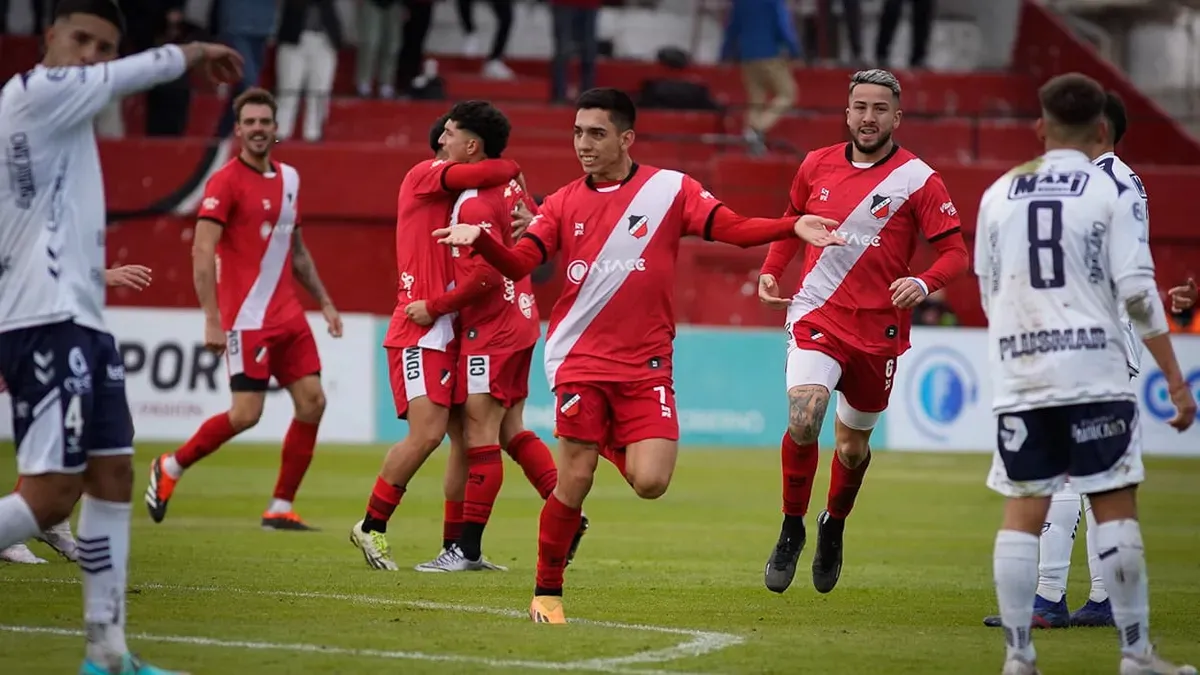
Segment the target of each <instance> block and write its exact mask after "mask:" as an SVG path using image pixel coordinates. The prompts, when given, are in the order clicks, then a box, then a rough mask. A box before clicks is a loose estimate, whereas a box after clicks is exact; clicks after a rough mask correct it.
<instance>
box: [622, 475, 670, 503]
mask: <svg viewBox="0 0 1200 675" xmlns="http://www.w3.org/2000/svg"><path fill="white" fill-rule="evenodd" d="M629 484H630V485H631V486H633V491H634V492H635V493H637V496H639V497H641V498H642V499H658V498H659V497H661V496H663V495H665V494H666V493H667V488H668V487H670V485H671V477H670V476H656V475H645V474H635V475H633V476H630V477H629Z"/></svg>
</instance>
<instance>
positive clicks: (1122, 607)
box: [1096, 520, 1150, 659]
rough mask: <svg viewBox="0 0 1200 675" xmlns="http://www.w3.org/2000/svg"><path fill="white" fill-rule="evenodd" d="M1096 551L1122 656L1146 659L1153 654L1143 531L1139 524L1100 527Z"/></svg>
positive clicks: (1119, 522)
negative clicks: (1151, 650) (1110, 604)
mask: <svg viewBox="0 0 1200 675" xmlns="http://www.w3.org/2000/svg"><path fill="white" fill-rule="evenodd" d="M1096 550H1097V551H1098V552H1099V559H1100V569H1101V572H1102V573H1103V575H1104V585H1105V587H1107V588H1108V595H1109V599H1110V600H1112V612H1113V621H1114V622H1115V623H1116V624H1117V634H1118V636H1119V638H1120V641H1121V653H1122V654H1124V655H1125V656H1131V657H1134V658H1140V659H1144V658H1145V657H1146V655H1147V654H1149V653H1150V636H1149V633H1150V592H1149V589H1148V588H1147V586H1148V584H1147V580H1146V554H1145V551H1144V550H1143V548H1142V529H1141V527H1140V526H1139V525H1138V522H1137V521H1136V520H1113V521H1109V522H1107V523H1100V524H1099V525H1098V526H1097V527H1096Z"/></svg>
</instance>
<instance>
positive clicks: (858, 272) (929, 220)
mask: <svg viewBox="0 0 1200 675" xmlns="http://www.w3.org/2000/svg"><path fill="white" fill-rule="evenodd" d="M901 114H902V113H901V111H900V83H899V82H898V81H897V80H896V77H895V76H894V75H892V74H891V73H889V72H887V71H886V70H866V71H860V72H857V73H855V74H854V75H853V76H852V77H851V79H850V105H849V107H848V108H847V109H846V123H847V125H848V126H849V127H850V132H851V136H852V140H851V141H850V142H849V143H839V144H837V145H831V146H829V147H827V148H822V149H820V150H814V151H812V152H810V153H808V156H807V157H805V158H804V161H803V163H801V165H800V169H799V170H798V171H797V172H796V178H795V180H793V182H792V189H791V194H790V197H789V199H790V201H789V203H788V209H787V213H788V215H793V216H794V215H799V214H802V213H805V214H815V215H818V216H823V217H827V218H832V219H834V220H837V221H839V222H841V223H842V225H841V227H840V228H839V229H838V233H839V234H841V235H842V236H843V237H844V238H845V239H846V242H847V244H846V246H845V247H842V248H838V249H831V250H827V251H822V250H818V249H808V250H807V251H805V254H804V276H803V281H802V282H801V286H800V289H799V290H798V291H797V292H796V295H795V296H794V297H793V298H791V299H790V300H785V299H781V298H779V297H778V295H777V294H778V279H779V278H780V276H782V274H783V271H784V269H785V268H786V267H787V264H788V263H789V262H791V260H792V258H794V257H796V253H797V252H798V251H799V248H800V244H799V242H798V241H795V240H789V241H782V242H776V243H774V244H772V245H771V248H770V251H769V252H768V253H767V258H766V260H765V261H764V262H763V266H762V272H761V274H760V276H759V297H760V298H762V299H763V301H764V302H765V303H767V304H768V305H771V306H775V307H787V308H788V313H787V326H786V330H787V333H788V352H787V395H788V428H787V432H786V433H785V434H784V435H783V441H782V449H781V456H782V464H783V514H784V516H783V527H782V528H781V531H780V533H779V540H778V542H777V543H776V544H775V550H774V551H773V552H772V554H771V557H770V558H768V560H767V564H766V569H765V571H764V573H763V577H764V582H765V583H766V586H767V588H768V589H770V590H772V591H774V592H776V593H782V592H784V591H785V590H787V588H788V586H790V585H791V583H792V579H793V577H795V575H796V561H797V560H798V559H799V558H800V552H801V551H802V550H803V549H804V543H805V540H806V533H805V528H804V516H805V514H806V513H807V512H808V504H809V499H810V497H811V495H812V488H813V478H814V477H815V476H816V473H817V459H818V453H817V439H818V436H819V435H820V432H821V426H822V424H823V423H824V421H825V411H826V408H827V407H828V405H829V397H830V394H831V392H833V391H834V390H835V389H836V390H838V391H840V392H841V396H839V397H838V403H837V414H836V419H835V424H834V436H835V443H836V451H835V453H834V456H833V462H832V466H831V470H832V475H831V477H830V480H829V495H828V497H827V500H826V506H825V510H824V511H822V512H821V514H820V515H819V516H818V517H817V552H816V555H814V556H813V563H812V580H813V586H814V587H816V589H817V590H818V591H819V592H821V593H828V592H830V591H832V590H833V588H834V586H836V585H837V582H838V578H839V577H840V576H841V571H842V535H843V532H844V530H845V526H846V518H847V516H849V515H850V511H851V509H852V508H853V507H854V500H855V498H856V497H857V496H858V491H859V488H860V487H861V486H862V482H863V476H864V475H865V474H866V471H867V466H868V465H870V462H871V450H870V446H869V441H870V439H871V430H872V429H874V427H875V424H876V422H877V421H878V420H879V415H880V414H881V413H882V412H883V410H884V409H885V408H887V404H888V397H889V396H890V395H891V390H892V382H893V378H894V377H895V374H896V359H897V358H898V357H899V356H900V355H901V354H903V353H904V352H905V351H906V350H907V349H908V347H909V343H908V335H909V326H910V324H911V321H912V318H911V312H910V311H909V310H911V309H912V308H913V307H915V306H916V305H918V304H919V303H920V302H921V301H922V300H924V299H925V297H926V296H928V295H929V294H930V293H932V292H933V291H936V290H938V289H939V288H942V287H944V286H945V285H946V284H947V283H949V282H950V281H951V280H953V279H954V278H955V277H957V276H958V275H960V274H962V273H963V272H965V271H966V270H967V266H968V264H969V262H968V257H967V248H966V244H965V243H964V242H963V238H962V234H961V233H960V231H959V222H958V212H957V211H956V210H955V208H954V203H953V202H952V201H951V200H950V195H949V194H948V193H947V192H946V186H945V185H944V184H943V183H942V179H941V177H940V176H938V174H937V173H936V172H935V171H934V170H933V169H932V168H930V167H929V165H928V164H926V163H925V162H923V161H921V160H920V159H919V158H918V157H917V156H916V155H914V154H913V153H911V152H909V151H907V150H905V149H903V148H901V147H900V146H899V145H897V143H896V141H895V140H894V139H893V138H892V133H893V131H894V130H895V129H897V128H898V127H899V126H900V118H901ZM922 235H923V236H924V237H925V238H926V239H927V240H928V241H929V242H931V243H932V244H933V245H934V246H935V247H936V248H937V251H938V258H937V260H936V261H934V263H933V265H932V266H930V267H929V269H927V270H926V271H925V272H924V273H923V274H921V275H920V276H913V275H912V274H911V271H910V270H909V267H908V264H909V260H910V259H911V258H912V254H913V251H914V249H915V248H916V245H917V238H918V237H919V236H922Z"/></svg>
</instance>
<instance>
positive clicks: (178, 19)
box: [121, 0, 199, 136]
mask: <svg viewBox="0 0 1200 675" xmlns="http://www.w3.org/2000/svg"><path fill="white" fill-rule="evenodd" d="M185 4H186V3H185V0H121V9H122V10H124V11H125V17H126V19H125V20H126V24H127V28H126V31H125V39H124V40H123V42H122V45H121V46H122V52H123V53H125V54H136V53H137V52H140V51H144V50H146V49H150V48H152V47H158V46H160V45H164V44H171V43H181V42H186V41H189V40H192V39H194V38H195V37H197V35H196V34H197V33H198V32H199V31H198V30H197V28H196V27H195V26H191V25H188V24H187V23H186V22H185V21H184V19H183V9H184V5H185ZM191 102H192V87H191V80H190V78H189V76H188V74H187V73H184V74H183V75H182V76H181V77H180V78H179V79H177V80H175V81H173V82H167V83H166V84H160V85H158V86H157V87H155V88H153V89H151V90H150V91H148V92H146V135H147V136H182V135H183V134H184V133H185V132H186V131H187V123H188V112H189V108H190V106H191Z"/></svg>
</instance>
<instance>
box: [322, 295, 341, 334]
mask: <svg viewBox="0 0 1200 675" xmlns="http://www.w3.org/2000/svg"><path fill="white" fill-rule="evenodd" d="M321 314H324V315H325V325H327V326H328V327H329V335H330V336H332V337H335V338H340V337H342V315H341V314H339V313H338V311H337V307H334V306H333V303H329V304H326V305H325V306H324V307H322V308H321Z"/></svg>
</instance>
